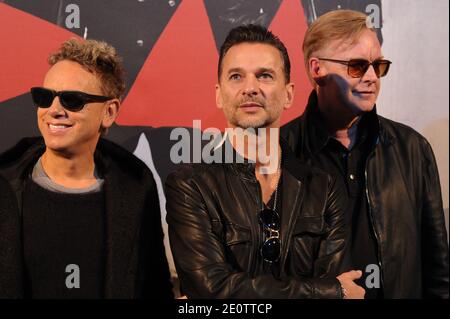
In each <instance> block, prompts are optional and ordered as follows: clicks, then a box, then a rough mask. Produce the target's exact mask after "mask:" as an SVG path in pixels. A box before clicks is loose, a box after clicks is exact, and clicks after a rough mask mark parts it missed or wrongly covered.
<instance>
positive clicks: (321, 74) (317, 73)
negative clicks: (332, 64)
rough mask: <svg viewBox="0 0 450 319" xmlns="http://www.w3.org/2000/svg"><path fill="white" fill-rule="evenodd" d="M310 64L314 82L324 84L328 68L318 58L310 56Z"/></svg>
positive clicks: (310, 72)
mask: <svg viewBox="0 0 450 319" xmlns="http://www.w3.org/2000/svg"><path fill="white" fill-rule="evenodd" d="M308 66H309V74H310V75H311V78H312V79H313V80H314V82H316V84H317V85H318V86H323V84H324V79H325V76H326V74H327V72H326V68H325V67H324V65H323V63H322V64H321V63H320V60H319V59H318V58H310V59H309V61H308Z"/></svg>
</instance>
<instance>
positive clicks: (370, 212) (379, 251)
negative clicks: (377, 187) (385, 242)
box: [364, 150, 384, 287]
mask: <svg viewBox="0 0 450 319" xmlns="http://www.w3.org/2000/svg"><path fill="white" fill-rule="evenodd" d="M374 152H375V151H374V150H373V151H372V152H371V153H370V154H369V156H368V157H367V160H366V165H365V166H366V167H365V171H364V175H365V184H366V197H367V203H368V206H369V216H370V222H371V224H372V229H373V233H374V235H375V238H376V240H377V247H378V251H377V255H378V266H379V267H380V274H381V277H380V281H381V286H382V287H384V280H383V277H384V275H383V262H382V259H381V243H380V236H379V235H378V232H377V229H376V227H375V221H374V218H373V214H372V202H371V200H370V195H369V183H368V178H367V165H368V163H369V160H370V159H371V157H372V156H373V154H374Z"/></svg>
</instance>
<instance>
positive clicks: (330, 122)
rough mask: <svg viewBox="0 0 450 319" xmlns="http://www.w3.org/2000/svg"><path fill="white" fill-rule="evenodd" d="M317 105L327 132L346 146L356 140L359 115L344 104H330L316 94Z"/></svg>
mask: <svg viewBox="0 0 450 319" xmlns="http://www.w3.org/2000/svg"><path fill="white" fill-rule="evenodd" d="M318 107H319V110H320V114H321V115H322V118H323V120H324V122H325V123H324V124H325V126H326V128H327V130H328V132H329V133H330V134H331V135H332V136H333V137H335V138H336V139H337V140H338V141H339V142H341V144H342V145H344V146H345V147H346V148H351V147H352V145H353V144H354V143H355V141H356V137H357V134H356V133H357V127H358V122H359V119H360V118H361V116H360V115H356V114H354V113H353V112H351V111H350V110H349V108H348V107H346V106H341V107H337V106H336V103H334V105H331V103H329V102H328V101H327V100H325V99H324V98H323V97H322V96H321V95H318Z"/></svg>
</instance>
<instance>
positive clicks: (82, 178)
mask: <svg viewBox="0 0 450 319" xmlns="http://www.w3.org/2000/svg"><path fill="white" fill-rule="evenodd" d="M41 162H42V168H43V169H44V171H45V173H46V174H47V175H48V177H49V178H50V179H51V180H52V181H54V182H55V183H57V184H59V185H62V186H65V187H69V188H83V187H89V186H91V185H93V184H94V183H95V182H96V178H95V176H94V170H95V163H94V154H89V156H86V154H82V155H70V156H65V155H63V154H59V153H57V152H54V151H52V150H50V149H48V148H47V149H46V151H45V153H44V154H43V155H42V158H41Z"/></svg>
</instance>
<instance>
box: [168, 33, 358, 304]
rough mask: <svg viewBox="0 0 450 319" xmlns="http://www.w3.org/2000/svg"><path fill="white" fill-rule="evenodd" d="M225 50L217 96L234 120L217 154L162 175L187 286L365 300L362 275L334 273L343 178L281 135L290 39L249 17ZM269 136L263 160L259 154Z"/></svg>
mask: <svg viewBox="0 0 450 319" xmlns="http://www.w3.org/2000/svg"><path fill="white" fill-rule="evenodd" d="M220 52H221V54H220V60H219V84H217V86H216V103H217V105H218V107H219V108H221V109H223V111H224V114H225V117H226V119H227V122H228V127H229V128H231V129H230V130H227V135H226V137H225V138H224V139H223V140H222V145H221V146H220V145H217V147H216V149H215V152H218V154H219V155H221V156H220V157H219V160H218V161H216V162H215V163H211V164H195V165H190V166H186V167H183V168H181V169H180V170H179V171H177V172H175V173H173V174H171V175H170V176H169V177H168V179H167V182H166V196H167V222H168V224H169V235H170V243H171V248H172V252H173V255H174V260H175V265H176V268H177V272H178V275H179V279H180V283H181V289H182V290H183V291H184V292H185V293H186V295H187V297H189V298H342V297H347V298H362V297H363V295H364V290H363V289H362V288H361V287H359V286H357V285H355V284H354V282H353V280H354V279H356V278H358V277H360V276H361V273H359V272H356V271H350V272H348V273H344V274H341V275H340V276H338V277H337V278H336V275H337V269H338V267H339V264H340V262H341V256H342V251H343V248H344V246H345V241H344V238H345V237H346V232H345V230H346V227H345V224H344V207H345V206H346V202H345V200H344V198H343V195H344V194H343V186H339V184H337V183H336V182H335V180H333V179H332V178H331V177H330V176H329V175H328V174H326V173H324V172H323V171H321V170H319V169H313V168H311V167H309V166H305V165H302V164H301V163H300V162H299V161H298V159H296V158H295V156H293V154H292V153H291V151H290V149H289V147H288V146H287V145H286V144H285V143H283V142H282V141H281V142H279V135H278V133H279V125H280V116H281V113H282V111H283V109H287V108H288V107H289V106H290V105H291V103H292V98H293V84H292V83H290V80H289V73H290V64H289V57H288V55H287V51H286V49H285V47H284V45H283V44H282V43H281V41H280V40H279V39H278V38H276V37H275V36H274V35H273V34H272V33H270V32H268V31H267V30H266V29H265V28H263V27H261V26H254V25H249V26H243V27H238V28H235V29H233V30H232V31H231V32H230V34H229V35H228V37H227V39H226V40H225V43H224V44H223V45H222V48H221V51H220ZM257 129H258V130H257ZM256 130H257V131H256ZM272 133H274V134H273V135H271V134H272ZM246 134H247V135H246ZM244 135H246V136H247V138H248V139H247V140H246V143H244V144H245V146H246V147H240V146H239V145H241V146H242V145H243V144H239V142H238V141H239V139H240V138H242V137H243V136H244ZM252 137H253V138H254V140H253V141H252V140H251V138H252ZM241 141H242V140H241ZM269 144H270V146H274V147H273V148H270V151H271V152H270V154H269V155H270V156H269V157H268V161H264V160H263V159H262V158H263V156H262V155H261V154H260V153H259V152H260V151H261V149H263V150H264V151H265V152H266V153H265V154H267V151H266V149H265V146H267V145H269ZM250 149H252V150H254V151H255V152H254V153H253V154H256V153H258V155H256V156H254V157H252V155H251V154H252V152H251V150H250ZM223 155H225V156H223ZM229 155H231V156H232V159H233V160H232V161H225V162H223V161H222V160H223V159H226V158H229V157H228V156H229ZM270 168H273V169H272V170H271V169H270Z"/></svg>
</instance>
